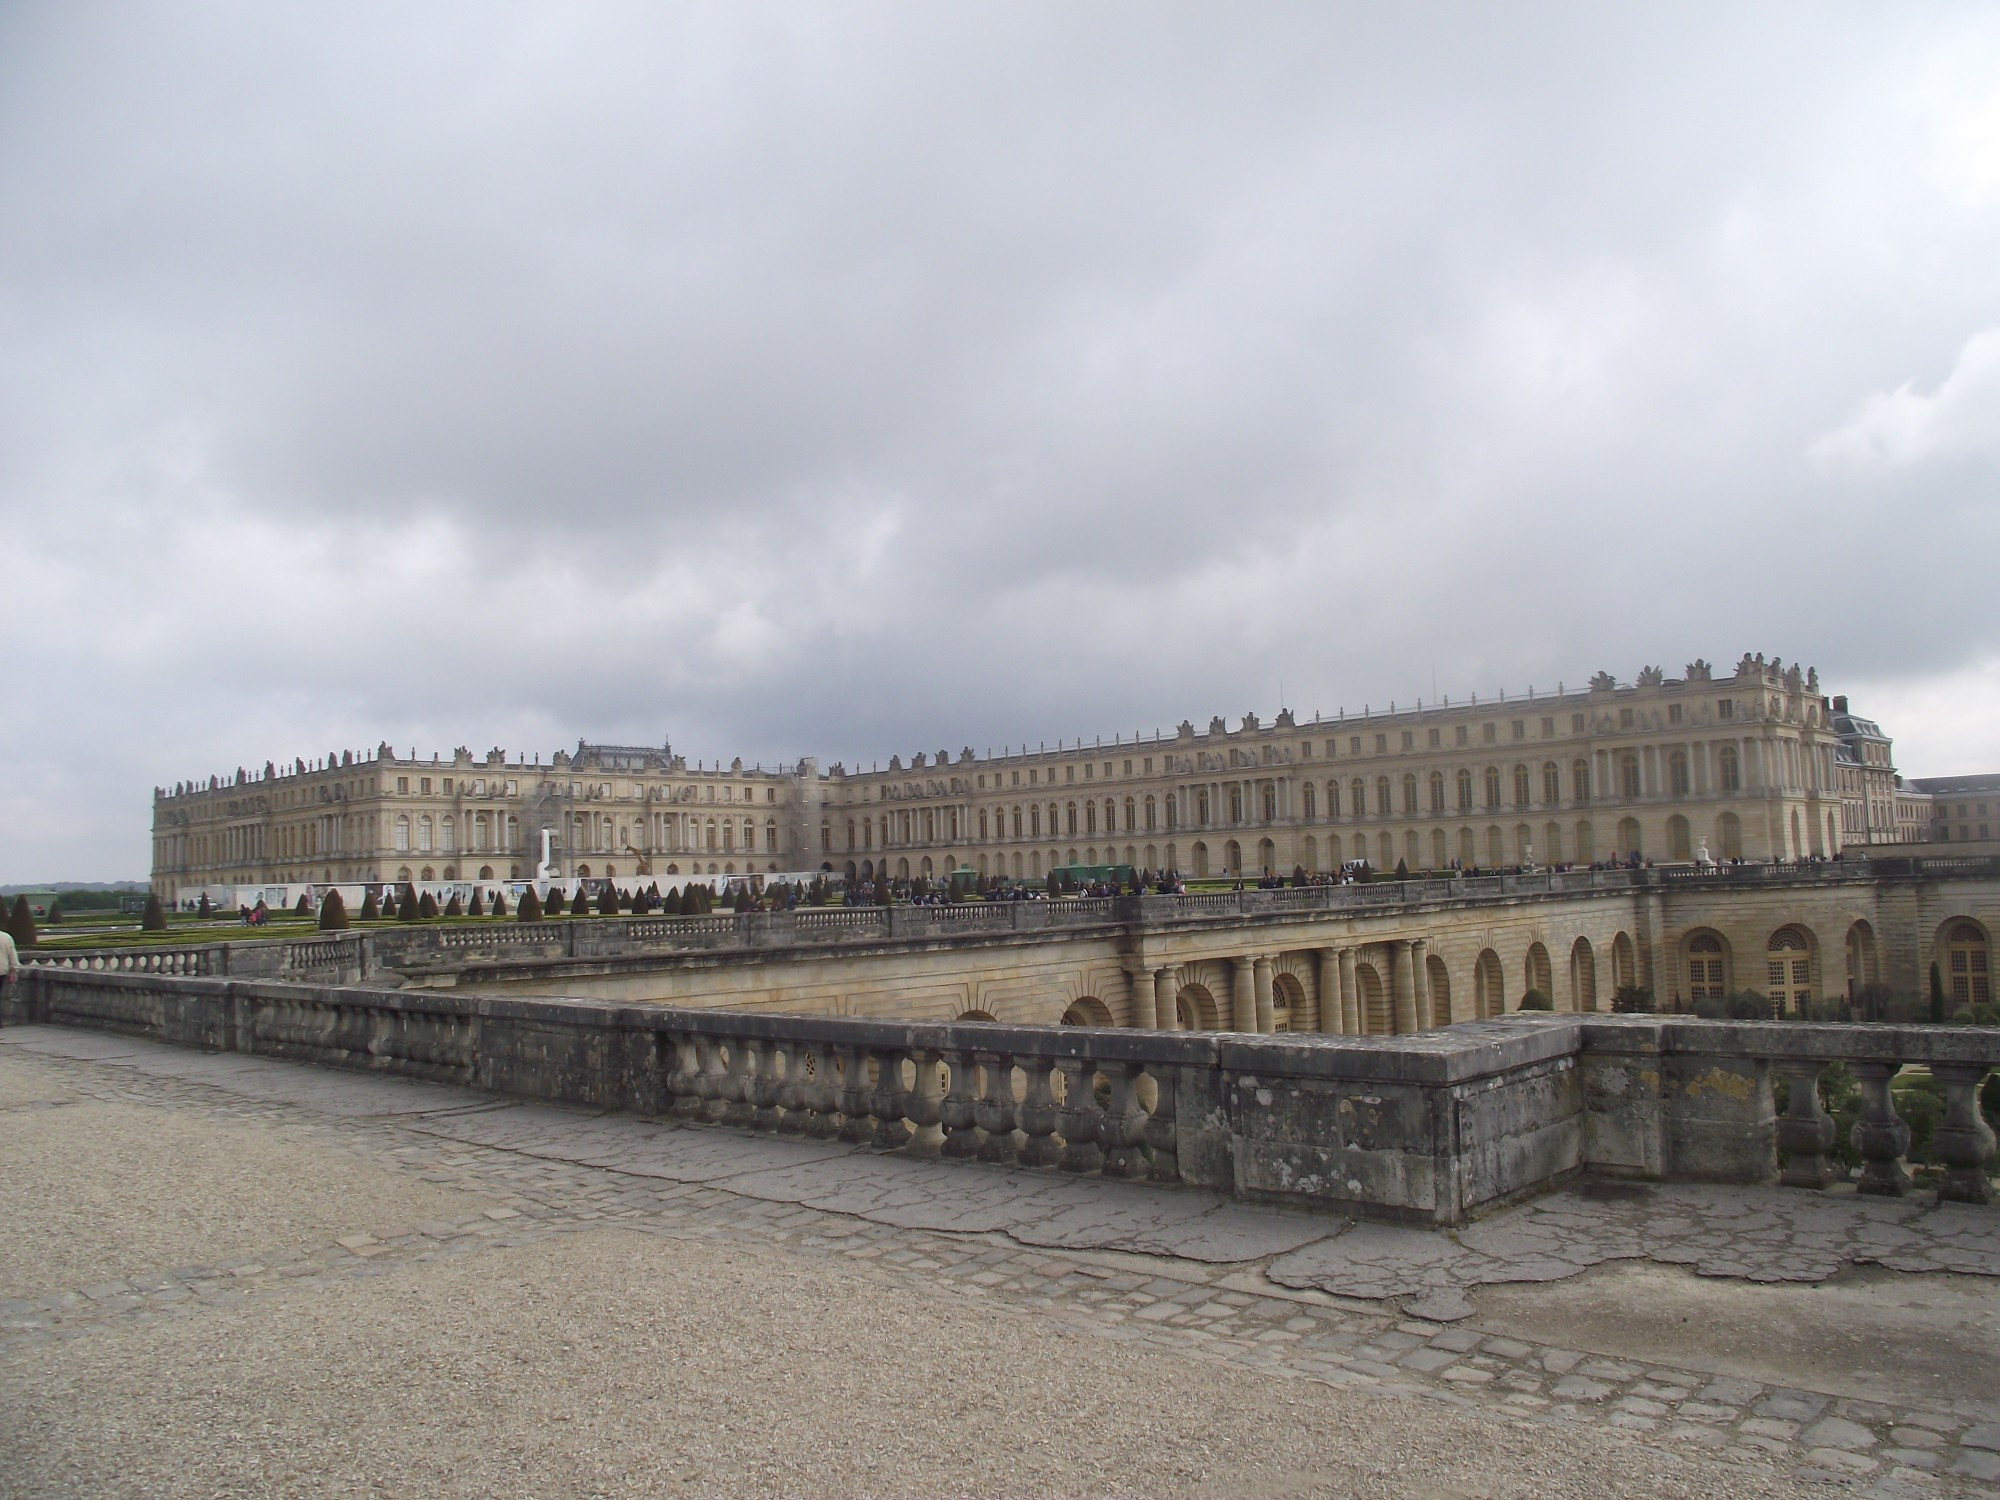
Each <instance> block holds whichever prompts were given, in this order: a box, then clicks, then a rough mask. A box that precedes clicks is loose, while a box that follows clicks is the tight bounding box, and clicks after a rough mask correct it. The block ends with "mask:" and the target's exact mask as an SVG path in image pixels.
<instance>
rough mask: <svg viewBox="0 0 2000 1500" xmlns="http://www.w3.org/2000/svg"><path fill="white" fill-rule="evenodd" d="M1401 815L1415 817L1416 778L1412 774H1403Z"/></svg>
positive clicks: (1406, 772)
mask: <svg viewBox="0 0 2000 1500" xmlns="http://www.w3.org/2000/svg"><path fill="white" fill-rule="evenodd" d="M1403 814H1404V816H1406V817H1412V818H1414V817H1415V816H1416V815H1417V778H1416V776H1415V774H1414V773H1412V772H1408V771H1405V772H1404V773H1403Z"/></svg>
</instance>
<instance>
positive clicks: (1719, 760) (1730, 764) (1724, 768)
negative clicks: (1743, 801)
mask: <svg viewBox="0 0 2000 1500" xmlns="http://www.w3.org/2000/svg"><path fill="white" fill-rule="evenodd" d="M1715 769H1716V776H1717V778H1718V779H1719V780H1720V781H1721V783H1722V789H1723V790H1724V791H1725V792H1740V791H1742V790H1743V762H1742V761H1741V760H1739V759H1738V758H1737V754H1736V747H1735V746H1734V745H1724V746H1723V747H1722V749H1721V750H1720V751H1719V752H1718V753H1717V755H1716V757H1715Z"/></svg>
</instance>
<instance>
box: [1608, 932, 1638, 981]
mask: <svg viewBox="0 0 2000 1500" xmlns="http://www.w3.org/2000/svg"><path fill="white" fill-rule="evenodd" d="M1638 982H1639V955H1638V952H1637V950H1635V949H1634V948H1633V946H1632V938H1631V935H1630V934H1629V933H1623V932H1621V933H1619V934H1618V936H1616V937H1614V938H1613V939H1612V940H1611V983H1612V985H1613V987H1614V988H1617V989H1623V988H1624V987H1625V986H1626V985H1628V984H1637V983H1638Z"/></svg>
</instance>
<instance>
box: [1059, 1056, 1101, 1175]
mask: <svg viewBox="0 0 2000 1500" xmlns="http://www.w3.org/2000/svg"><path fill="white" fill-rule="evenodd" d="M1056 1066H1057V1067H1058V1068H1060V1069H1061V1070H1062V1076H1063V1085H1064V1087H1063V1103H1062V1112H1061V1115H1060V1117H1059V1119H1060V1122H1061V1125H1062V1133H1063V1149H1062V1157H1061V1166H1062V1169H1063V1170H1064V1171H1065V1172H1095V1171H1096V1170H1097V1169H1098V1168H1099V1167H1101V1166H1103V1165H1104V1153H1103V1151H1101V1150H1099V1149H1098V1145H1097V1132H1098V1126H1099V1122H1100V1119H1101V1112H1100V1111H1099V1109H1098V1107H1097V1095H1096V1085H1097V1069H1096V1068H1095V1067H1093V1066H1092V1065H1091V1064H1090V1063H1089V1062H1087V1061H1085V1060H1084V1059H1082V1058H1078V1057H1066V1058H1064V1059H1063V1060H1062V1061H1061V1062H1059V1063H1057V1064H1056Z"/></svg>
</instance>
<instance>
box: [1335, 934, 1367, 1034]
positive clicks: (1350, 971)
mask: <svg viewBox="0 0 2000 1500" xmlns="http://www.w3.org/2000/svg"><path fill="white" fill-rule="evenodd" d="M1339 963H1340V1029H1341V1030H1342V1031H1343V1032H1345V1033H1346V1034H1347V1035H1348V1036H1359V1035H1360V1034H1361V1031H1362V1026H1361V981H1360V980H1359V979H1358V978H1357V977H1356V976H1355V973H1354V950H1353V949H1352V948H1342V949H1340V950H1339Z"/></svg>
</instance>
